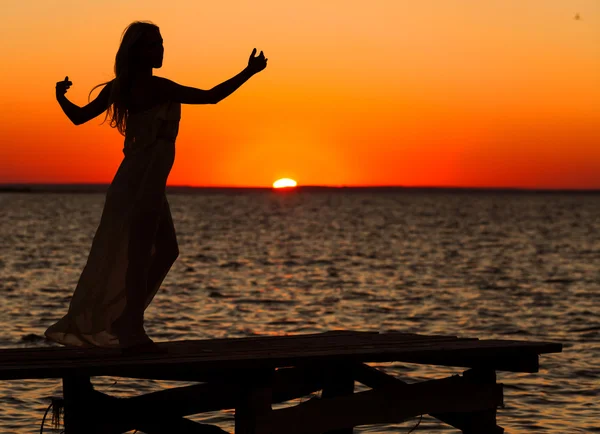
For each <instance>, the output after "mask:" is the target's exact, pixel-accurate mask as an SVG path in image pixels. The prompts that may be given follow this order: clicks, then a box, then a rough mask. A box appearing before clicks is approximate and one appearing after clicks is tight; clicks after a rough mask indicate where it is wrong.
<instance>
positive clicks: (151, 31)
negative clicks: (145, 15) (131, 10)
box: [115, 21, 164, 77]
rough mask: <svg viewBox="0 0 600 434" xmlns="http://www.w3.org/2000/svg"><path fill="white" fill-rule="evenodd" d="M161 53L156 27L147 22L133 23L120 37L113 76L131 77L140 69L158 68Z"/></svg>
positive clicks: (161, 56) (158, 32)
mask: <svg viewBox="0 0 600 434" xmlns="http://www.w3.org/2000/svg"><path fill="white" fill-rule="evenodd" d="M163 51H164V50H163V45H162V36H161V34H160V29H159V28H158V26H157V25H156V24H153V23H151V22H149V21H135V22H133V23H131V24H130V25H129V26H127V28H126V29H125V30H124V31H123V34H122V35H121V44H120V45H119V50H118V51H117V55H116V57H115V75H116V76H117V77H118V76H119V75H122V74H126V75H133V74H135V73H136V72H138V71H139V70H141V69H147V68H160V67H161V66H162V59H163Z"/></svg>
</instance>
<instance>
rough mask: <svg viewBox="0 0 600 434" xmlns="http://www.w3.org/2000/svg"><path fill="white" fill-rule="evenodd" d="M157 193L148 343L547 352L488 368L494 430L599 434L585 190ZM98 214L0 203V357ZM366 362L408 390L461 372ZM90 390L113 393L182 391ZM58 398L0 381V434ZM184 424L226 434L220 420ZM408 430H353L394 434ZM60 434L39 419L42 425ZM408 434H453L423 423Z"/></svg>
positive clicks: (590, 214) (599, 339) (228, 424)
mask: <svg viewBox="0 0 600 434" xmlns="http://www.w3.org/2000/svg"><path fill="white" fill-rule="evenodd" d="M168 198H169V203H170V205H171V211H172V214H173V219H174V223H175V227H176V231H177V237H178V241H179V246H180V251H181V253H180V256H179V258H178V260H177V262H176V263H175V264H174V266H173V268H172V269H171V272H170V273H169V275H168V276H167V277H166V279H165V281H164V283H163V286H162V288H161V290H160V291H159V292H158V294H157V295H156V297H155V299H154V301H153V302H152V304H151V305H150V306H149V308H148V309H147V311H146V329H147V331H148V333H149V335H150V336H151V337H152V338H153V339H154V340H157V341H164V340H176V339H204V338H215V337H242V336H251V335H257V334H270V335H278V334H281V335H282V334H288V333H292V334H293V333H312V332H320V331H326V330H332V329H353V330H371V331H380V332H385V331H392V330H394V331H403V332H413V333H422V334H445V335H448V334H451V335H457V336H461V337H479V338H480V339H516V340H526V341H527V340H530V341H550V342H560V343H562V344H563V352H562V353H555V354H547V355H542V356H541V357H540V365H541V368H540V371H539V372H538V373H535V374H525V373H508V372H498V382H500V383H503V384H504V385H505V391H504V395H505V404H506V405H505V407H504V408H500V409H499V410H498V423H499V425H501V426H503V427H504V428H505V429H506V432H507V433H530V432H540V433H556V434H558V433H561V434H564V433H593V432H600V405H599V403H600V401H599V399H598V398H597V395H598V394H599V392H600V315H599V314H600V297H599V295H600V218H599V217H600V195H593V194H577V195H575V194H542V193H535V194H533V193H528V194H524V193H494V192H471V193H460V192H444V191H433V192H431V191H429V192H424V191H402V190H399V191H395V192H394V191H391V192H368V191H367V192H343V191H331V190H324V191H322V192H304V191H299V192H295V193H291V192H289V193H282V192H272V191H263V192H256V191H254V192H247V193H240V192H238V193H235V194H234V193H229V194H226V193H213V194H171V195H169V196H168ZM103 204H104V194H62V193H61V194H54V193H31V194H27V193H4V194H0V303H1V305H2V309H1V310H0V347H31V346H45V345H51V343H48V342H46V341H45V340H44V338H43V332H44V330H45V329H46V327H47V326H48V325H50V324H51V323H52V322H53V321H55V320H56V319H58V318H59V317H60V316H62V315H63V314H64V313H65V312H66V310H67V308H68V304H69V299H70V296H71V294H72V292H73V290H74V288H75V286H76V283H77V280H78V278H79V274H80V272H81V270H82V269H83V266H84V265H85V261H86V259H87V254H88V253H89V248H90V246H91V242H92V238H93V236H94V232H95V230H96V228H97V225H98V223H99V221H100V215H101V212H102V207H103ZM376 366H381V367H382V368H383V369H385V371H386V372H388V373H391V374H393V375H396V376H398V377H399V378H402V379H404V380H406V381H408V382H416V381H421V380H423V379H428V378H441V377H445V376H448V375H451V374H457V373H461V372H462V371H463V370H464V369H461V368H446V367H435V366H424V365H413V364H402V363H387V364H379V365H376ZM93 383H94V385H95V387H96V388H97V389H99V390H101V391H104V392H106V393H109V394H112V395H115V396H131V395H135V394H138V393H146V392H149V391H154V390H159V389H161V388H166V387H174V386H179V385H182V384H187V383H175V382H165V381H146V380H133V379H124V378H113V377H96V378H94V379H93ZM358 390H360V389H358ZM61 394H62V384H61V381H60V380H58V379H56V380H19V381H17V380H15V381H0V409H1V410H0V432H2V433H13V432H14V433H30V432H31V433H33V432H39V430H40V424H41V420H42V416H43V414H44V411H45V410H46V408H47V407H48V405H49V403H50V401H49V399H48V397H50V396H60V395H61ZM305 399H306V398H303V399H302V400H305ZM299 401H300V400H296V401H294V402H290V403H286V404H284V405H293V404H296V403H297V402H299ZM99 416H101V415H99ZM191 419H193V420H196V421H205V422H208V423H217V424H219V425H220V426H221V427H222V428H224V429H226V430H230V431H233V412H232V411H223V412H213V413H209V414H202V415H198V416H194V417H191ZM416 422H417V419H413V420H410V421H407V422H405V423H402V424H398V425H373V426H363V427H359V428H356V430H355V432H370V433H392V432H393V433H398V432H408V431H409V430H410V429H411V428H412V427H413V426H414V425H415V424H416ZM59 431H60V430H52V429H51V427H50V424H49V422H48V421H47V422H46V425H45V428H44V432H55V433H58V432H59ZM415 432H424V433H438V432H450V433H451V432H458V431H457V430H455V429H453V428H450V427H447V426H445V425H443V424H442V423H441V422H438V421H437V420H436V419H433V418H431V417H429V416H424V417H423V419H422V421H421V423H420V425H419V427H418V428H417V429H416V430H415Z"/></svg>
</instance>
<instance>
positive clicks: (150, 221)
mask: <svg viewBox="0 0 600 434" xmlns="http://www.w3.org/2000/svg"><path fill="white" fill-rule="evenodd" d="M155 203H156V202H155ZM158 203H159V204H160V202H158ZM159 206H160V207H161V209H162V205H159ZM159 218H160V212H156V210H152V209H148V208H140V209H139V210H138V212H137V214H136V215H135V216H134V218H133V219H132V222H131V227H130V232H129V244H128V255H127V275H126V277H125V286H126V291H125V295H126V298H127V303H126V306H125V309H124V311H123V313H122V314H121V317H120V318H119V320H117V324H115V326H116V328H117V330H115V331H116V332H117V334H118V335H119V341H120V342H121V343H122V345H123V346H129V345H133V344H136V343H138V341H139V340H141V341H149V340H150V338H148V337H147V336H146V333H145V331H144V309H145V307H146V304H145V303H146V295H147V293H148V274H149V271H150V268H151V264H152V245H153V242H154V239H155V237H156V233H157V229H158V223H159Z"/></svg>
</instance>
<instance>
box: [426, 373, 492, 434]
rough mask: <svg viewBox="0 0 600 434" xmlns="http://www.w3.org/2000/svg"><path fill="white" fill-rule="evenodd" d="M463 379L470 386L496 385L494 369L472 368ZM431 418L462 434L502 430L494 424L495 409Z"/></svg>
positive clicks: (464, 374)
mask: <svg viewBox="0 0 600 434" xmlns="http://www.w3.org/2000/svg"><path fill="white" fill-rule="evenodd" d="M463 378H464V379H465V380H466V381H467V382H469V383H472V384H482V385H485V384H496V371H495V370H494V369H484V368H473V369H469V370H468V371H465V372H463ZM432 416H433V417H436V418H438V419H440V420H441V421H443V422H446V423H447V424H449V425H452V426H454V427H456V428H458V429H460V430H461V432H462V433H463V434H502V433H503V432H504V428H502V427H500V426H498V425H497V424H496V409H495V408H493V409H489V410H480V411H470V412H463V413H439V414H432Z"/></svg>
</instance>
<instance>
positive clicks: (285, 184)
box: [273, 178, 297, 188]
mask: <svg viewBox="0 0 600 434" xmlns="http://www.w3.org/2000/svg"><path fill="white" fill-rule="evenodd" d="M296 185H297V182H296V181H294V180H293V179H289V178H281V179H278V180H277V181H275V182H274V183H273V188H290V187H296Z"/></svg>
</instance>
